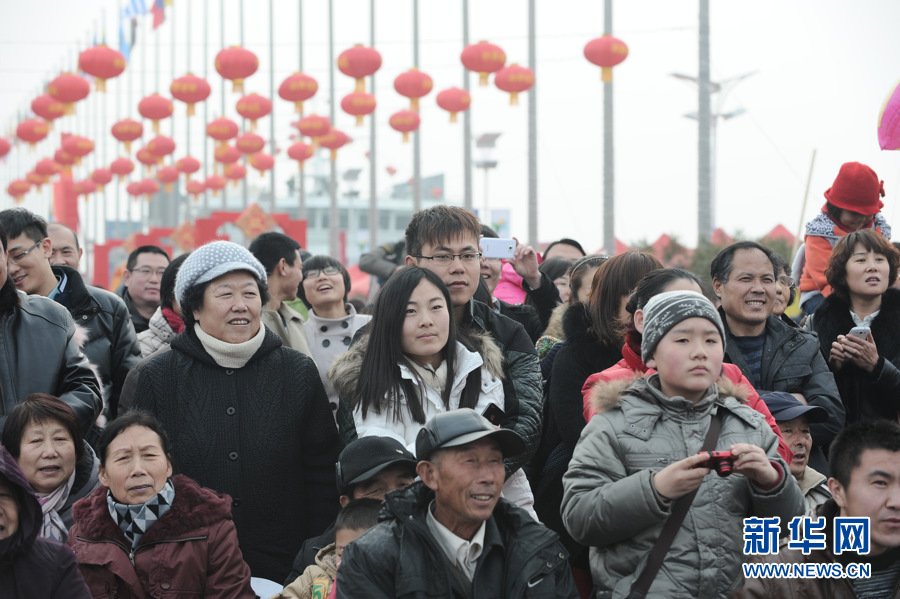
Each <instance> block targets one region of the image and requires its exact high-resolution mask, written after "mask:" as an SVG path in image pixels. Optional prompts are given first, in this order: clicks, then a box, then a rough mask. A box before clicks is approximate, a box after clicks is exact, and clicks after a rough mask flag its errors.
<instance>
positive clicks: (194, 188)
mask: <svg viewBox="0 0 900 599" xmlns="http://www.w3.org/2000/svg"><path fill="white" fill-rule="evenodd" d="M184 188H185V189H186V190H187V192H188V195H190V196H191V198H192V199H195V200H196V199H197V198H198V197H200V196H201V195H202V194H203V193H204V192H205V191H206V184H205V183H204V182H203V181H197V180H196V179H188V181H187V183H185V184H184Z"/></svg>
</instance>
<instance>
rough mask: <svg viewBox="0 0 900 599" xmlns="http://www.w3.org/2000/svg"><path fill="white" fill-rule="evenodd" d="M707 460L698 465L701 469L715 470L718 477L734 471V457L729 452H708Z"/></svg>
mask: <svg viewBox="0 0 900 599" xmlns="http://www.w3.org/2000/svg"><path fill="white" fill-rule="evenodd" d="M708 453H709V459H708V460H706V461H705V462H703V463H702V464H700V467H701V468H710V469H711V470H715V471H716V474H718V475H719V476H728V475H729V474H731V472H732V470H734V455H732V453H731V452H730V451H710V452H708Z"/></svg>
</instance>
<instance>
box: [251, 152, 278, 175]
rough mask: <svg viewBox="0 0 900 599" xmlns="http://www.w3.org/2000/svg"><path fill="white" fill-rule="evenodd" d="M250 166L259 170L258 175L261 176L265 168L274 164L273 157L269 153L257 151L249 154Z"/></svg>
mask: <svg viewBox="0 0 900 599" xmlns="http://www.w3.org/2000/svg"><path fill="white" fill-rule="evenodd" d="M250 166H252V167H253V168H255V169H256V170H257V171H259V176H260V177H262V176H263V175H264V174H265V172H266V171H267V170H270V169H271V168H272V167H273V166H275V159H274V158H272V155H271V154H266V153H265V152H257V153H256V154H253V155H252V156H250Z"/></svg>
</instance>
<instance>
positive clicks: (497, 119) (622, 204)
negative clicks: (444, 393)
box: [0, 0, 900, 247]
mask: <svg viewBox="0 0 900 599" xmlns="http://www.w3.org/2000/svg"><path fill="white" fill-rule="evenodd" d="M148 1H149V0H148ZM189 2H190V4H191V11H192V23H191V30H192V32H193V34H192V35H193V38H192V47H191V67H192V70H193V71H194V72H195V73H197V74H201V75H202V74H203V71H204V68H206V69H208V70H209V73H210V74H209V78H210V81H211V82H213V90H214V93H213V96H212V97H211V98H210V100H209V102H210V110H211V112H210V118H214V116H217V115H218V112H219V110H218V109H219V104H220V99H219V95H218V94H219V91H218V90H219V85H218V82H219V77H218V75H217V74H216V73H215V71H214V70H213V68H212V57H213V56H214V54H215V52H216V51H218V49H220V47H221V44H220V38H219V36H220V32H219V14H218V7H219V0H208V4H209V8H210V14H209V15H207V16H206V18H205V19H204V11H203V8H204V1H203V0H175V1H174V7H173V9H174V11H175V13H174V21H175V39H176V68H175V72H176V76H180V75H181V74H183V73H184V72H186V71H187V66H188V65H187V56H186V54H187V53H186V52H185V48H186V42H187V36H188V28H187V23H186V20H187V5H188V3H189ZM274 4H275V17H276V24H275V33H274V44H275V63H274V65H275V82H276V87H277V84H278V83H280V81H281V80H282V79H284V77H286V76H287V75H288V74H290V73H291V72H293V71H295V70H297V67H298V60H299V57H298V40H299V39H300V35H299V33H298V18H297V3H296V2H295V1H294V0H275V2H274ZM377 4H378V7H377V10H378V11H379V12H378V14H377V15H376V47H377V49H378V50H379V51H380V52H381V53H382V55H383V57H384V64H383V66H382V69H381V71H379V73H378V75H377V80H376V90H375V93H376V96H377V98H378V102H379V104H378V113H377V119H378V122H379V127H378V132H377V136H378V147H379V158H378V161H379V166H378V185H379V187H380V188H386V187H388V186H389V185H391V184H393V183H398V182H401V181H404V180H406V179H407V178H408V177H409V176H410V175H411V173H412V144H406V145H404V144H402V143H401V142H400V135H399V134H398V133H396V132H394V131H393V130H392V129H390V127H389V126H388V125H387V119H388V116H389V115H390V114H391V113H392V112H394V111H395V110H399V109H401V108H404V107H405V103H406V100H405V99H404V98H402V97H400V96H399V95H397V94H396V92H394V90H393V86H392V81H393V78H394V77H395V76H396V75H397V74H399V73H400V72H402V71H404V70H406V69H408V68H409V67H411V66H412V8H411V7H412V2H411V0H404V1H400V0H379V2H378V3H377ZM419 4H420V8H419V20H420V32H419V38H420V68H421V69H422V70H424V71H426V72H428V73H429V74H430V75H431V76H432V78H433V79H434V84H435V91H437V90H440V89H442V88H445V87H449V86H453V85H461V81H462V75H461V66H460V63H459V58H458V57H459V53H460V51H461V49H462V21H461V8H460V6H461V3H460V2H456V1H448V2H436V1H428V0H423V1H420V3H419ZM470 4H471V8H470V37H471V40H472V41H478V40H481V39H486V40H489V41H492V42H494V43H497V44H499V45H500V46H502V47H503V48H504V49H505V50H506V53H507V56H508V61H509V62H518V63H521V64H524V63H526V62H527V10H526V8H527V5H526V2H524V0H492V1H491V2H484V1H479V2H475V1H472V2H470ZM710 4H711V7H710V28H711V44H710V46H711V56H712V76H713V80H722V79H727V78H730V77H734V76H737V75H741V74H744V73H748V72H751V71H755V72H756V73H755V74H754V75H753V76H752V77H750V78H748V79H746V80H745V81H743V82H741V83H740V84H739V85H737V86H736V87H735V88H734V89H733V91H732V92H731V93H730V94H729V95H728V97H727V99H726V101H725V102H724V105H723V106H722V107H721V108H722V111H723V112H731V111H733V110H736V109H739V108H741V109H743V110H744V111H745V112H744V114H743V115H741V116H739V117H737V118H734V119H732V120H728V121H724V122H720V123H719V134H718V153H717V164H718V181H717V190H718V205H717V209H716V213H717V222H716V224H717V225H718V226H721V227H723V228H724V229H725V230H726V231H728V232H730V233H734V232H735V231H738V230H739V231H742V232H743V233H744V234H745V235H749V236H758V235H761V234H763V233H765V232H766V231H768V230H769V229H771V228H772V227H773V226H774V225H775V224H776V223H778V222H781V223H783V224H784V225H785V226H787V227H788V228H789V229H790V230H792V231H793V230H796V229H797V226H798V223H799V222H801V221H802V220H806V219H807V218H808V217H809V216H811V215H812V214H813V213H815V211H817V210H818V209H819V208H820V207H821V203H822V201H823V199H822V193H823V191H824V190H825V189H826V188H828V187H829V186H830V184H831V182H832V180H833V179H834V176H835V174H836V173H837V170H838V168H839V166H840V164H841V163H843V162H845V161H850V160H857V161H861V162H865V163H867V164H869V165H870V166H872V167H873V168H874V169H875V170H876V172H877V173H878V174H879V176H880V177H881V178H882V179H884V181H885V189H886V191H887V197H886V198H885V214H886V216H887V218H888V220H889V221H890V222H891V223H893V224H894V225H895V226H896V225H897V217H898V216H900V215H898V211H897V205H898V202H897V198H898V194H900V154H898V153H897V152H882V151H881V150H879V148H878V143H877V136H876V124H877V119H878V114H879V111H880V109H881V106H882V104H883V102H884V101H885V99H886V98H887V96H888V94H889V93H890V91H891V90H892V89H893V87H894V86H895V85H897V83H898V80H900V35H897V24H898V23H900V2H897V1H896V0H871V1H863V2H858V3H848V2H845V1H841V0H797V1H790V2H783V1H782V2H776V1H775V0H758V1H756V2H742V3H737V2H723V1H718V2H717V1H712V2H710ZM225 5H226V10H225V25H226V35H225V43H226V45H231V44H237V43H238V41H239V36H240V27H239V23H240V17H239V14H238V6H239V2H238V0H227V1H226V2H225ZM334 5H335V21H336V28H335V39H336V54H337V53H339V52H340V51H341V50H342V49H345V48H347V47H349V46H351V45H353V44H354V43H368V38H369V9H368V6H369V2H368V1H366V0H335V2H334ZM326 6H327V3H326V2H325V1H324V0H306V2H305V3H304V20H305V25H304V32H303V41H304V45H303V48H304V71H306V72H307V73H309V74H311V75H312V76H314V77H316V78H317V79H318V81H319V85H320V92H319V95H318V96H317V97H316V98H315V99H314V100H313V101H312V102H311V103H310V106H309V110H310V111H315V112H319V113H324V114H327V112H328V94H327V91H328V90H327V86H328V70H327V67H328V57H327V43H326V42H327V13H326V10H325V9H326ZM602 6H603V3H602V2H600V1H598V0H592V1H589V0H566V1H565V2H550V1H549V0H537V16H538V23H537V32H538V33H537V68H536V78H537V85H536V100H537V102H538V104H537V108H538V143H539V148H538V163H539V171H538V185H539V194H538V195H539V201H540V209H539V210H540V212H539V236H540V238H541V240H544V241H548V240H551V239H554V238H557V237H560V236H570V237H575V238H577V239H579V240H581V241H582V242H583V243H584V244H585V245H586V246H589V247H597V246H599V245H600V243H601V241H602V193H603V192H602V186H603V182H602V163H603V156H602V152H603V151H602V137H603V134H602V85H601V83H600V81H599V73H598V69H597V68H596V67H594V66H593V65H591V64H590V63H588V62H587V61H586V60H585V59H584V57H583V55H582V49H583V46H584V44H585V43H586V42H587V41H589V40H590V39H592V38H593V37H596V36H599V35H600V34H601V33H602V29H603V14H602ZM117 10H118V9H117V3H116V2H112V1H110V0H79V1H78V2H74V1H71V0H31V1H29V2H27V3H13V2H11V1H10V0H4V2H3V3H2V5H0V11H2V19H0V48H2V52H0V76H2V78H3V81H4V84H3V86H2V88H0V119H2V120H0V123H2V124H3V128H4V130H5V131H6V132H7V133H8V132H9V131H10V130H11V129H12V128H13V127H14V124H15V122H16V114H17V111H18V110H23V109H26V108H27V106H28V104H29V103H30V101H31V99H32V98H33V97H34V96H35V95H37V93H38V92H39V91H40V90H41V87H42V85H43V84H44V83H45V82H46V81H47V80H49V79H50V78H52V76H55V74H56V73H57V72H58V71H59V69H60V68H62V67H63V66H68V67H72V66H74V64H75V60H76V56H77V52H76V49H77V48H78V47H84V45H85V44H86V43H87V42H88V41H89V39H90V38H91V33H92V32H93V31H94V30H96V29H99V28H101V27H102V23H105V27H106V31H107V38H108V40H109V42H110V45H114V44H115V41H116V37H117V33H116V28H117V24H118V19H117V17H116V13H117ZM170 10H171V9H170ZM104 11H105V13H104ZM244 13H245V14H244V21H243V23H244V26H243V30H244V42H245V46H247V47H248V48H250V49H251V50H253V51H254V52H256V53H257V54H258V56H259V58H260V70H259V72H258V73H257V74H256V75H254V76H253V77H251V78H250V79H249V80H248V82H247V91H248V92H253V91H255V92H257V93H261V94H264V95H268V93H269V91H268V90H269V74H268V73H269V65H270V61H269V49H268V41H269V39H268V3H267V2H263V1H262V0H246V2H245V10H244ZM104 14H105V21H103V16H104ZM172 18H173V15H172V13H170V15H169V21H167V23H166V24H164V25H163V26H162V27H161V28H160V29H159V30H157V31H156V32H155V33H150V32H149V27H148V33H147V35H145V36H143V37H142V38H141V39H139V48H138V49H137V51H136V53H135V55H134V57H133V60H132V63H131V65H130V67H129V68H130V69H132V73H133V74H132V81H131V86H132V94H133V104H135V105H136V103H137V100H138V99H139V98H140V97H141V92H142V91H143V92H144V93H145V94H149V93H151V92H153V91H156V89H155V88H156V80H157V78H158V79H159V80H160V85H159V87H161V88H162V91H163V92H164V93H166V94H167V93H168V91H167V90H168V85H169V83H170V82H171V80H172V68H171V58H170V55H169V47H170V45H171V36H172V26H171V25H172ZM204 21H206V22H207V23H208V24H209V38H210V47H209V50H208V52H207V55H206V61H205V62H204V61H203V52H204V48H203V46H202V43H203V30H204V28H203V23H204ZM613 33H614V34H615V35H616V36H617V37H620V38H621V39H622V40H624V41H625V42H626V43H627V44H628V46H629V49H630V55H629V57H628V59H627V60H626V61H625V62H624V63H623V64H622V65H620V66H619V67H617V68H616V69H615V75H614V82H615V83H614V84H615V137H616V214H617V220H616V233H617V237H619V238H620V239H622V240H624V241H626V242H634V241H637V240H640V239H647V240H651V241H652V240H653V239H655V238H656V237H657V236H658V235H660V234H661V233H663V232H668V233H670V234H675V235H677V236H678V237H679V238H680V239H681V240H682V241H684V242H686V243H688V244H693V242H694V240H695V238H696V220H697V218H696V205H697V160H696V156H697V130H696V122H695V121H693V120H689V119H687V118H685V117H684V116H683V115H684V114H686V113H690V112H692V111H695V110H696V103H697V94H696V90H695V88H694V87H693V86H692V85H691V84H689V83H685V82H683V81H679V80H677V79H675V78H673V77H671V74H672V73H675V72H680V73H685V74H690V75H694V74H696V71H697V3H696V2H693V1H677V2H673V1H672V0H628V1H627V2H626V1H621V0H620V1H619V2H616V3H615V4H614V24H613ZM154 36H159V40H160V46H161V48H160V52H159V54H160V61H159V62H160V65H159V68H157V67H156V60H155V56H156V50H155V46H154V42H155V40H156V37H154ZM146 44H149V45H146ZM142 51H143V52H146V55H145V58H144V59H143V61H144V62H145V63H146V66H147V72H146V74H145V75H144V76H143V77H142V76H141V74H140V66H141V62H142V58H141V52H142ZM157 73H158V74H157ZM142 80H143V85H142ZM336 84H337V89H336V94H335V95H336V97H337V98H338V99H340V98H341V97H343V95H345V94H346V93H349V92H350V91H351V90H352V86H353V83H352V80H350V79H349V78H347V77H345V76H343V75H341V74H340V73H338V74H337V79H336ZM127 85H128V78H127V77H121V78H120V79H119V80H117V81H115V82H112V83H111V85H110V95H109V96H107V98H106V102H107V110H108V112H109V115H110V119H114V118H120V117H122V116H126V112H130V114H131V115H132V116H133V115H135V114H136V109H132V110H130V111H126V107H125V106H124V104H125V103H126V102H125V93H124V90H125V89H126V87H127ZM473 85H476V81H475V78H473ZM117 89H118V90H120V92H119V94H118V96H119V99H118V100H116V96H117V94H116V91H117ZM532 93H535V92H532ZM434 95H435V94H434V93H432V94H431V95H430V96H429V97H427V98H425V99H424V101H423V108H422V129H421V131H422V147H423V154H422V172H423V175H431V174H435V173H438V172H441V171H443V172H444V173H445V174H446V194H447V197H448V198H449V200H450V201H452V202H458V203H461V202H462V194H463V185H462V127H461V126H460V125H459V124H457V125H451V124H450V123H448V122H447V115H446V113H445V112H444V111H442V110H441V109H439V108H438V107H437V106H436V105H435V103H434ZM92 97H93V95H92ZM236 99H237V96H236V95H232V94H231V93H230V92H228V94H227V102H228V105H229V107H228V109H227V111H226V112H227V113H228V114H229V116H234V114H235V113H234V109H233V104H234V101H235V100H236ZM528 101H529V99H528V95H525V96H523V98H522V102H520V105H519V106H518V107H510V106H509V104H508V100H507V96H506V94H504V93H502V92H500V91H499V90H497V89H496V88H495V87H494V86H493V84H491V86H490V87H487V88H477V87H476V88H475V89H474V91H473V106H472V121H473V125H472V126H473V132H474V133H475V134H478V133H482V132H499V133H501V134H502V135H501V137H500V138H499V141H498V151H497V154H496V158H497V160H498V161H499V166H498V168H497V169H496V170H495V171H493V172H492V173H491V175H490V181H489V195H490V205H491V207H509V208H510V209H512V214H513V218H512V228H513V231H514V233H517V234H519V235H520V236H522V237H524V236H525V235H526V233H527V212H526V196H527V162H526V159H527V153H526V152H527V144H526V139H527V138H526V118H527V102H528ZM91 102H92V104H89V106H87V107H80V108H79V113H80V114H82V115H84V114H88V113H90V114H96V113H98V112H99V111H100V107H101V100H92V101H91ZM117 104H118V105H119V113H118V114H117V113H116V105H117ZM713 106H714V107H716V100H715V99H714V100H713ZM86 108H87V109H89V110H87V111H85V109H86ZM183 110H184V107H183V105H181V104H180V103H177V102H176V114H177V115H179V119H180V120H179V121H178V123H179V124H178V129H176V141H178V142H179V149H178V151H177V152H176V155H177V156H179V157H180V156H182V155H184V152H183V145H182V140H183V138H184V131H185V129H184V127H183V126H182V124H181V123H182V122H183V121H182V120H183V116H180V115H183ZM291 110H292V108H291V107H290V105H288V104H287V103H286V102H284V101H282V100H276V113H275V119H276V120H275V123H276V139H277V143H278V145H279V146H281V147H286V146H287V145H288V144H289V143H290V142H289V140H288V136H289V135H290V134H291V129H290V128H288V127H287V123H289V122H290V120H292V119H293V118H294V117H293V115H292V113H291ZM201 114H202V111H201ZM61 125H62V127H60V128H61V129H71V130H79V129H80V130H82V131H84V130H85V129H87V130H90V131H96V130H98V129H100V128H101V125H102V124H101V123H98V122H96V121H94V120H91V119H90V118H87V117H85V116H81V117H79V116H76V117H71V118H69V119H67V122H63V123H61ZM261 125H262V129H261V133H262V134H264V135H266V136H267V135H268V122H267V121H262V123H261ZM337 125H338V126H339V127H341V128H342V129H344V130H345V131H346V132H347V133H348V134H350V135H351V136H352V137H354V138H355V139H356V143H354V144H353V145H351V146H349V147H347V148H346V149H345V150H344V151H342V153H341V158H340V168H341V169H344V168H351V167H358V166H363V167H364V166H365V163H366V157H365V154H366V151H367V150H368V125H367V126H365V127H362V128H356V127H355V126H354V124H353V119H352V117H349V116H347V115H345V114H343V113H342V112H341V111H340V108H338V118H337ZM193 127H194V128H193V130H192V131H193V133H192V136H193V144H194V146H193V148H192V154H193V155H200V154H201V149H200V148H199V147H198V145H197V144H198V141H197V140H198V139H199V138H200V136H201V130H200V127H201V120H200V119H197V120H195V121H194V125H193ZM58 130H59V129H57V132H58ZM102 130H103V131H104V132H106V131H108V127H102ZM109 139H110V141H109V142H108V144H109V145H108V146H107V149H106V162H109V161H111V160H112V159H113V158H115V156H116V154H115V146H114V145H113V143H112V140H111V138H109ZM57 143H58V137H55V136H54V137H53V143H52V144H50V143H46V144H43V145H42V146H39V148H38V151H36V152H34V153H33V154H29V153H28V152H27V151H26V152H21V153H19V156H18V158H16V159H11V160H7V162H6V164H4V165H0V183H2V185H3V187H4V188H5V186H6V183H7V182H8V181H9V180H10V178H14V177H17V176H21V175H23V174H24V172H25V171H26V170H27V169H28V168H30V167H31V166H32V165H33V163H34V162H35V161H36V160H37V159H39V158H41V157H44V156H45V155H49V154H50V152H51V145H53V146H55V145H56V144H57ZM814 150H815V151H816V152H817V154H816V160H815V167H814V170H813V172H812V181H811V188H810V189H811V191H810V198H809V204H808V206H807V210H806V214H805V215H802V214H801V204H802V200H803V191H804V186H805V183H806V177H807V172H808V169H809V166H810V157H811V155H812V153H813V151H814ZM100 152H102V147H101V149H100ZM388 166H391V167H394V168H396V170H397V172H396V174H395V175H393V176H391V175H389V174H388V172H387V171H386V167H388ZM277 172H278V177H279V183H278V185H279V187H280V188H282V189H284V186H283V181H282V179H284V178H286V177H288V176H289V175H291V174H292V173H294V166H293V165H292V164H289V163H287V159H286V157H282V158H280V159H279V163H278V167H277ZM251 178H252V180H253V181H254V182H255V183H256V184H260V185H262V184H263V183H264V180H263V179H259V178H258V177H257V176H256V175H255V174H253V175H251ZM367 180H368V179H367V175H366V174H365V173H364V174H363V176H362V181H364V182H365V181H367ZM473 187H474V191H475V197H474V199H475V205H476V206H479V205H481V204H482V202H483V190H484V186H483V179H482V173H481V172H476V173H475V174H474V179H473ZM367 195H368V190H367V187H366V186H364V187H363V188H362V196H363V197H367ZM7 205H9V198H8V196H5V194H4V197H3V198H2V199H0V207H5V206H7ZM26 205H28V206H30V207H32V208H33V209H35V210H45V207H46V196H45V198H44V199H41V198H38V197H37V195H36V194H32V196H31V197H30V199H29V201H28V203H27V204H26Z"/></svg>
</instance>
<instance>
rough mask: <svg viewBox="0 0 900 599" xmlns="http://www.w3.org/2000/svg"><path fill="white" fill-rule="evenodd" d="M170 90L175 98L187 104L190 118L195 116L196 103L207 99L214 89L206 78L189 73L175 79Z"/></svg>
mask: <svg viewBox="0 0 900 599" xmlns="http://www.w3.org/2000/svg"><path fill="white" fill-rule="evenodd" d="M169 91H170V92H171V93H172V97H173V98H175V99H176V100H179V101H181V102H184V103H185V104H187V115H188V118H190V117H192V116H194V104H196V103H197V102H203V101H204V100H206V99H207V98H208V97H209V94H210V92H211V91H212V89H211V88H210V87H209V83H207V82H206V80H205V79H201V78H200V77H197V76H196V75H194V74H192V73H188V74H187V75H184V76H182V77H179V78H178V79H176V80H175V81H173V82H172V85H170V86H169Z"/></svg>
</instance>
